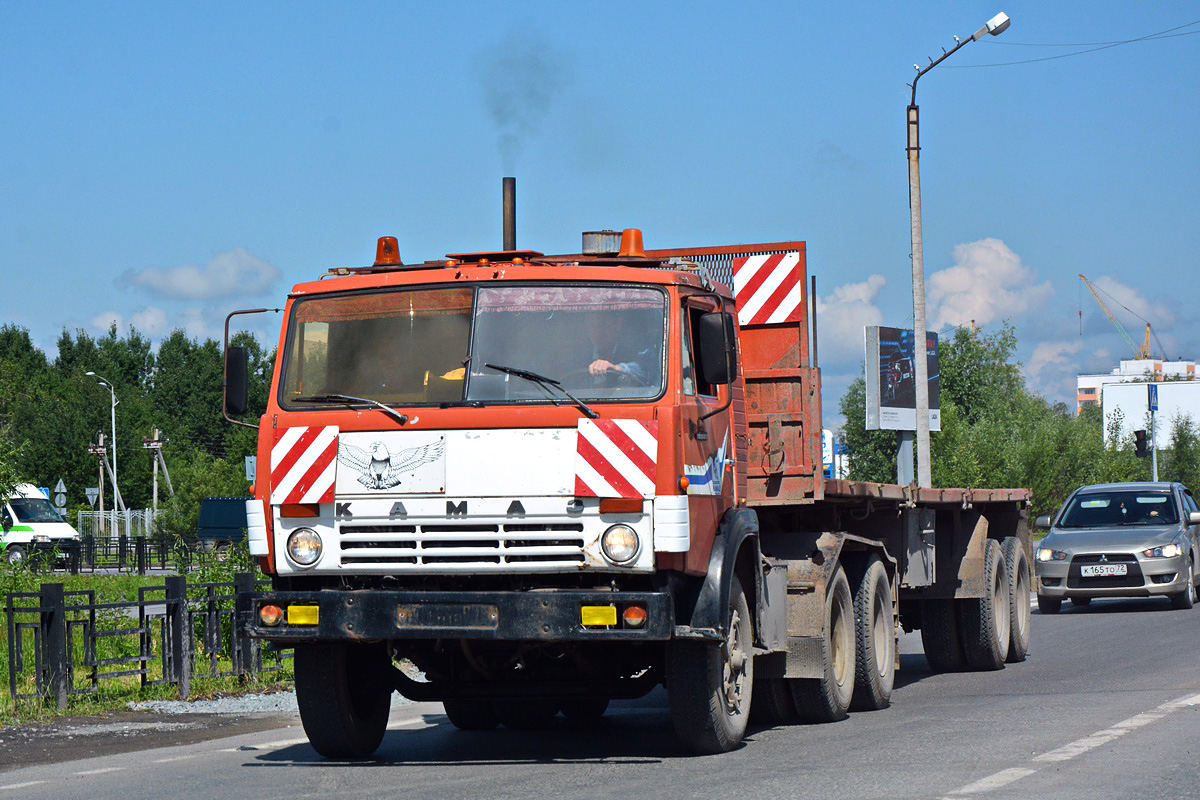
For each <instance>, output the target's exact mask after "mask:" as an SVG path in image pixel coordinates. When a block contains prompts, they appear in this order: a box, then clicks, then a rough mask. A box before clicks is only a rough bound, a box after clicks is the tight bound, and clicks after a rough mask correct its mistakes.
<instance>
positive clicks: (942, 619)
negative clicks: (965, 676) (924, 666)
mask: <svg viewBox="0 0 1200 800" xmlns="http://www.w3.org/2000/svg"><path fill="white" fill-rule="evenodd" d="M921 645H922V646H923V647H924V648H925V660H926V661H928V662H929V668H930V669H931V670H933V671H934V672H959V671H961V670H962V669H963V667H964V665H965V661H964V659H963V645H962V634H961V632H960V631H959V629H958V608H957V607H956V605H955V601H954V600H950V599H944V598H937V599H932V600H922V601H921Z"/></svg>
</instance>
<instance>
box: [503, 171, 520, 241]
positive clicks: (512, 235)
mask: <svg viewBox="0 0 1200 800" xmlns="http://www.w3.org/2000/svg"><path fill="white" fill-rule="evenodd" d="M503 194H504V249H505V250H516V249H517V179H516V178H505V179H504V191H503Z"/></svg>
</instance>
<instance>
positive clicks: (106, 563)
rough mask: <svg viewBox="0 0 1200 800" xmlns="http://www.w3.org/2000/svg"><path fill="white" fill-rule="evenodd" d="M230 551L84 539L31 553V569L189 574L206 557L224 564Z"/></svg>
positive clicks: (28, 558) (144, 541) (120, 538)
mask: <svg viewBox="0 0 1200 800" xmlns="http://www.w3.org/2000/svg"><path fill="white" fill-rule="evenodd" d="M227 556H228V551H227V550H220V549H214V550H211V551H210V550H207V549H205V548H202V547H199V546H198V545H197V543H196V542H195V541H185V540H179V541H168V540H165V539H148V538H147V537H145V536H132V537H130V536H125V535H124V534H122V535H120V536H104V537H99V538H97V537H94V536H83V537H81V538H80V539H79V540H77V541H70V542H64V543H62V544H58V545H55V546H53V547H51V546H48V545H47V546H41V547H36V548H32V549H30V551H29V552H28V553H27V554H26V563H27V565H28V567H29V569H31V570H33V571H35V572H56V571H65V572H70V573H72V574H74V575H78V574H79V573H81V572H97V571H105V572H112V571H116V572H131V573H132V572H136V573H137V574H139V575H145V574H147V573H149V572H154V571H172V572H175V571H187V570H188V569H190V568H192V567H193V566H194V565H195V564H196V563H197V562H198V561H199V560H200V559H203V558H205V557H208V558H215V559H218V560H222V559H224V558H225V557H227Z"/></svg>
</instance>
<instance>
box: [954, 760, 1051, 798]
mask: <svg viewBox="0 0 1200 800" xmlns="http://www.w3.org/2000/svg"><path fill="white" fill-rule="evenodd" d="M1035 772H1037V770H1036V769H1028V768H1026V767H1013V768H1012V769H1003V770H1000V771H999V772H997V773H996V774H994V775H989V776H987V777H986V778H983V779H981V780H977V781H975V782H974V783H968V784H967V785H966V786H963V787H962V788H960V789H955V790H954V792H953V794H978V793H979V792H990V791H991V790H992V789H999V788H1001V787H1002V786H1007V785H1008V784H1010V783H1012V782H1013V781H1019V780H1021V778H1024V777H1025V776H1026V775H1032V774H1033V773H1035Z"/></svg>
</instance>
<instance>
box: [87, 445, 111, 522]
mask: <svg viewBox="0 0 1200 800" xmlns="http://www.w3.org/2000/svg"><path fill="white" fill-rule="evenodd" d="M96 436H97V439H98V442H97V443H96V444H89V445H88V452H89V453H91V454H92V455H94V456H96V465H97V466H98V467H99V470H100V481H99V483H97V484H96V485H97V486H98V487H99V488H100V531H101V533H104V534H105V535H107V534H108V519H107V517H105V516H104V454H105V452H107V451H106V449H105V447H104V434H103V433H98V434H97V435H96Z"/></svg>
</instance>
